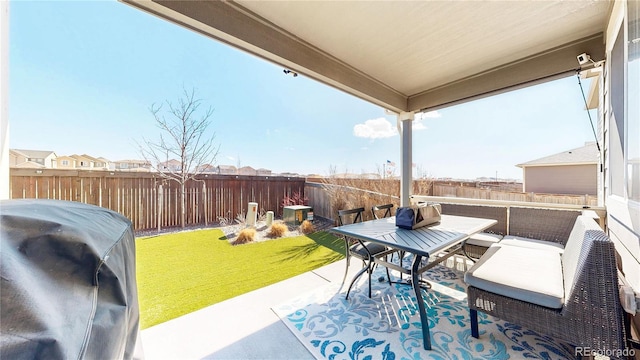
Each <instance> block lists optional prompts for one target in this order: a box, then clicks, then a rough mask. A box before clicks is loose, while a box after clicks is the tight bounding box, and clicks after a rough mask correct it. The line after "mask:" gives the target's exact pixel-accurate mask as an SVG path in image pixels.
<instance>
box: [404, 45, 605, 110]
mask: <svg viewBox="0 0 640 360" xmlns="http://www.w3.org/2000/svg"><path fill="white" fill-rule="evenodd" d="M582 53H587V54H589V55H590V56H591V58H592V59H593V60H594V61H595V62H598V61H601V60H604V58H605V44H604V37H603V34H602V33H598V34H595V35H592V36H590V37H587V38H583V39H580V40H577V41H574V42H571V43H568V44H565V45H563V46H560V47H556V48H554V49H551V50H548V51H545V52H543V53H540V54H537V55H534V56H530V57H527V58H525V59H522V60H520V61H515V62H512V63H509V64H506V65H504V66H500V67H497V68H494V69H491V70H488V71H484V72H482V73H479V74H477V75H474V76H470V77H467V78H465V79H462V80H459V81H456V82H453V83H450V84H446V85H443V86H440V87H437V88H435V89H432V90H428V91H425V92H423V93H420V94H417V95H413V96H410V97H409V106H408V107H409V111H429V110H436V109H440V108H444V107H448V106H452V105H457V104H461V103H465V102H468V101H472V100H477V99H481V98H484V97H488V96H494V95H497V94H500V93H504V92H507V91H512V90H516V89H520V88H524V87H528V86H531V85H536V84H539V83H544V82H547V81H551V80H556V79H559V78H563V77H566V76H570V75H572V74H575V73H576V71H578V70H580V65H579V64H578V60H577V59H576V56H577V55H579V54H582ZM588 67H589V68H590V67H592V65H589V66H588ZM583 68H587V67H583Z"/></svg>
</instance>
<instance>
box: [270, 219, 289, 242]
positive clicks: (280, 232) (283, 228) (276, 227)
mask: <svg viewBox="0 0 640 360" xmlns="http://www.w3.org/2000/svg"><path fill="white" fill-rule="evenodd" d="M287 230H289V229H287V225H285V224H284V223H282V222H277V223H273V224H272V225H271V228H270V229H269V233H268V234H267V235H268V236H269V237H272V238H279V237H282V236H284V234H286V233H287Z"/></svg>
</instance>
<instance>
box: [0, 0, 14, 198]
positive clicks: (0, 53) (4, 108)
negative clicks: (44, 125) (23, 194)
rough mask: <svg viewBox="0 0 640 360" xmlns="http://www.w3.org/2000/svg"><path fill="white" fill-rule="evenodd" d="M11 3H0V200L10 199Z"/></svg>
mask: <svg viewBox="0 0 640 360" xmlns="http://www.w3.org/2000/svg"><path fill="white" fill-rule="evenodd" d="M8 103H9V1H0V184H1V185H0V199H9V193H10V189H9V184H10V180H11V179H10V176H9V111H8V106H9V105H8Z"/></svg>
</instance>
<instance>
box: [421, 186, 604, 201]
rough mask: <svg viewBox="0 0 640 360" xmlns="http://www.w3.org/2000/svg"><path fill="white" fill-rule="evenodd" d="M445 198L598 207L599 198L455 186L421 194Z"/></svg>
mask: <svg viewBox="0 0 640 360" xmlns="http://www.w3.org/2000/svg"><path fill="white" fill-rule="evenodd" d="M420 195H432V196H444V197H458V198H469V199H486V200H501V201H526V202H536V203H547V204H567V205H585V206H597V205H598V197H597V196H594V195H558V194H537V193H523V192H514V191H496V190H492V189H481V188H473V187H464V186H455V185H438V184H434V185H433V193H432V194H420Z"/></svg>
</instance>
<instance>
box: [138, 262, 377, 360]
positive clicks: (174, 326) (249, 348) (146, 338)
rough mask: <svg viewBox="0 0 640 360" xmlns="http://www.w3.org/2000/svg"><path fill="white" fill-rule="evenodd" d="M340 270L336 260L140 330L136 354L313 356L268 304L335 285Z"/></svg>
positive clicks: (150, 357)
mask: <svg viewBox="0 0 640 360" xmlns="http://www.w3.org/2000/svg"><path fill="white" fill-rule="evenodd" d="M344 268H345V260H341V261H338V262H335V263H333V264H330V265H326V266H324V267H321V268H319V269H316V270H313V271H310V272H306V273H304V274H301V275H298V276H295V277H293V278H290V279H287V280H284V281H281V282H279V283H276V284H273V285H270V286H266V287H264V288H261V289H258V290H255V291H252V292H249V293H247V294H244V295H241V296H237V297H235V298H232V299H229V300H226V301H223V302H221V303H218V304H215V305H212V306H209V307H207V308H204V309H201V310H198V311H195V312H192V313H190V314H187V315H184V316H182V317H179V318H177V319H174V320H171V321H167V322H165V323H162V324H159V325H156V326H153V327H150V328H148V329H145V330H143V331H142V332H141V336H140V339H141V340H142V341H141V343H142V349H141V352H143V353H144V355H142V356H144V359H147V360H155V359H243V360H244V359H296V360H298V359H299V360H303V359H314V357H313V356H312V355H311V353H309V352H308V351H307V349H306V348H305V347H304V346H303V345H302V344H301V343H300V342H299V341H298V339H297V338H296V337H295V336H294V335H293V334H292V333H291V331H289V329H288V328H287V327H286V326H285V325H284V324H283V323H282V321H281V320H280V318H279V317H278V316H277V315H276V314H275V313H274V312H273V311H272V310H271V308H272V307H274V306H277V305H279V304H281V303H284V302H286V301H287V300H290V299H292V298H295V297H297V296H299V295H301V294H303V293H305V292H307V291H311V290H314V289H317V288H318V287H321V286H324V285H327V284H329V283H331V282H338V283H340V282H341V281H342V277H343V276H344ZM359 269H360V262H359V261H355V259H354V260H353V262H352V265H351V266H350V267H349V272H350V274H349V277H348V280H349V279H350V278H351V277H352V276H353V275H354V274H355V273H356V272H357V271H358V270H359ZM365 276H366V275H365ZM138 355H140V352H139V354H138ZM142 356H140V357H141V358H142Z"/></svg>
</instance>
